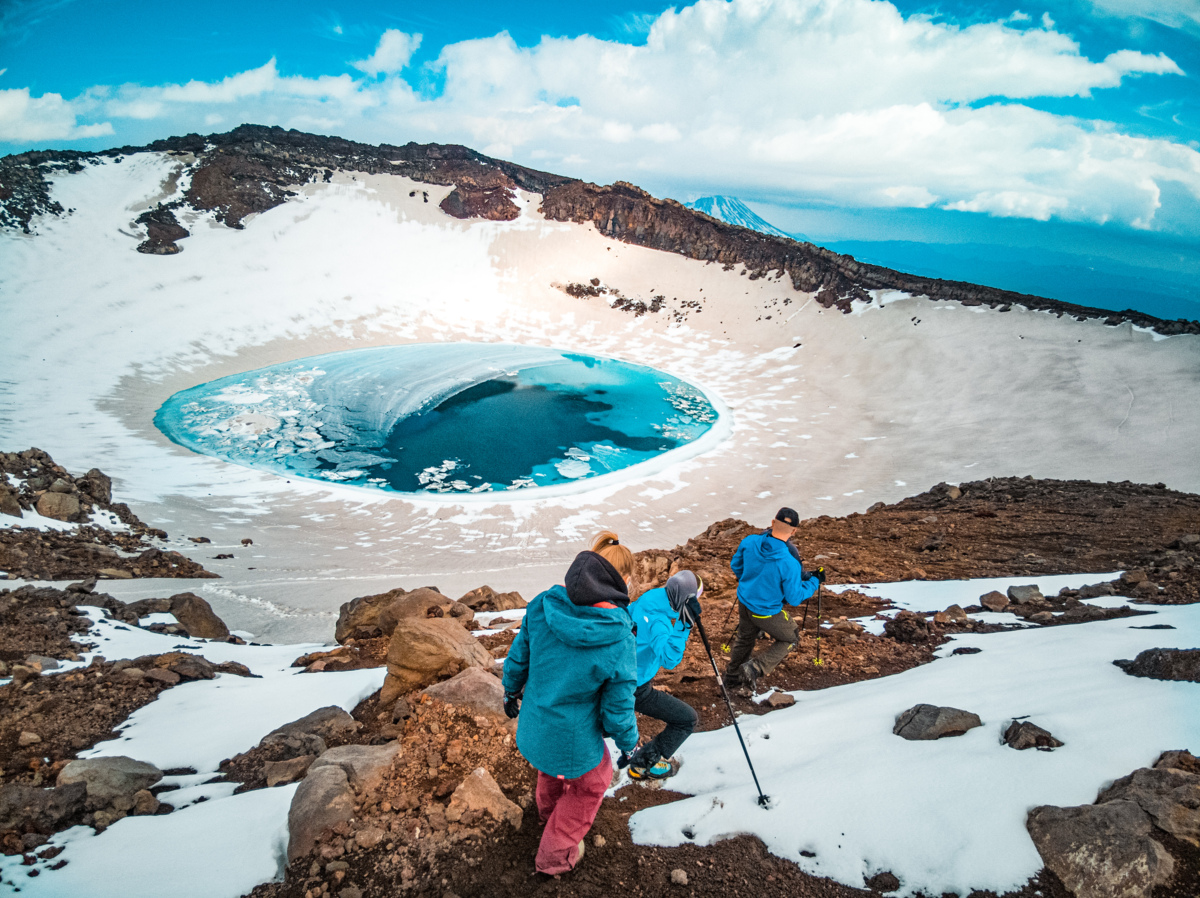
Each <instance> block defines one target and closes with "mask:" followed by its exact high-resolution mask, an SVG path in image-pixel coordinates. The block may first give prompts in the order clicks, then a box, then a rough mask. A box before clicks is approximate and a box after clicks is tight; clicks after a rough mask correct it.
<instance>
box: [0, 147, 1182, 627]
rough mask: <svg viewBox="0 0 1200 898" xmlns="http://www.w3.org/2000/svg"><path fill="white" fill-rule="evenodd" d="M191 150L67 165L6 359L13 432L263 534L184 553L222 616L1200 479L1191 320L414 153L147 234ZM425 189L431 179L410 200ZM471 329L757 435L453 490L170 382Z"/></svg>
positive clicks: (330, 607) (507, 580)
mask: <svg viewBox="0 0 1200 898" xmlns="http://www.w3.org/2000/svg"><path fill="white" fill-rule="evenodd" d="M176 167H177V162H176V161H175V160H173V159H172V158H170V157H165V156H160V155H157V154H135V155H133V156H129V157H127V158H126V159H125V160H124V161H123V162H122V163H120V164H116V163H114V162H112V161H106V162H103V163H101V164H98V165H85V166H84V169H83V171H81V172H79V173H78V174H74V175H66V174H61V175H55V176H54V180H55V183H54V188H53V193H54V197H55V199H57V200H58V201H59V202H61V203H62V204H63V205H64V206H65V207H67V208H70V209H74V210H75V211H74V212H73V213H72V214H71V215H69V216H67V217H65V218H62V219H56V218H45V219H41V220H39V221H37V222H35V226H36V229H37V231H38V234H37V236H34V237H28V236H25V235H16V234H3V235H0V272H2V274H0V289H4V290H6V291H8V292H10V293H11V294H12V295H14V296H20V297H21V298H22V302H21V303H18V304H16V305H14V306H13V307H12V308H11V309H6V318H5V323H6V326H7V328H8V330H7V331H6V333H9V334H10V335H11V338H10V344H11V346H10V348H11V351H10V353H9V356H8V357H7V359H6V360H7V361H8V362H9V366H10V367H11V368H12V370H14V371H20V372H21V378H20V380H19V381H14V382H13V383H17V384H19V389H18V388H14V387H9V386H6V385H3V384H0V409H2V411H0V432H4V433H6V434H7V435H8V437H9V440H10V446H8V447H6V448H17V449H19V448H24V447H26V446H29V445H38V446H40V447H42V448H44V449H46V450H47V451H49V452H51V453H52V454H53V455H54V456H55V458H56V460H57V461H58V462H59V463H61V464H64V465H67V466H68V467H69V468H70V469H71V470H73V471H81V470H86V469H88V468H90V467H93V466H96V467H99V468H100V469H101V470H104V471H105V472H106V473H107V474H109V475H110V476H112V477H113V478H114V487H115V491H116V494H117V496H118V497H119V498H120V499H121V500H122V501H126V502H129V503H130V504H131V506H132V507H133V508H134V509H135V510H136V511H137V512H138V514H139V516H141V517H142V518H143V519H144V520H146V521H147V522H148V523H150V524H152V525H154V526H160V527H162V528H163V529H166V530H168V531H169V532H170V533H171V534H172V535H173V536H175V537H176V538H177V539H180V538H181V537H182V536H188V535H201V534H203V535H208V536H210V537H212V538H213V539H214V541H215V542H216V541H220V542H222V544H225V543H229V542H232V543H233V544H234V545H235V546H236V545H237V540H238V539H240V538H242V537H247V536H249V537H252V538H254V540H255V551H254V553H253V555H252V558H253V560H250V558H247V557H246V556H247V555H248V554H249V553H247V552H245V551H241V550H237V549H235V550H234V551H233V552H231V553H228V554H233V555H235V556H236V557H235V558H233V559H226V560H220V559H214V558H213V557H212V556H213V555H214V554H216V553H214V552H213V551H212V550H211V549H210V548H209V547H202V546H195V545H191V544H185V543H183V542H181V543H179V544H178V545H176V544H175V543H174V542H172V544H171V547H172V548H179V550H180V551H182V552H184V553H185V554H187V555H188V556H189V557H192V558H195V559H196V560H198V561H201V562H203V563H204V564H205V566H206V567H207V568H208V569H210V570H212V571H214V572H215V573H218V574H220V575H221V576H222V577H224V578H225V579H224V581H222V582H223V588H227V589H229V590H230V595H229V596H228V597H227V598H228V606H229V607H226V608H222V609H221V610H220V613H221V614H222V616H223V617H224V618H225V619H226V620H227V621H228V622H229V623H230V624H231V625H232V626H234V627H236V628H239V629H247V630H251V631H253V632H256V633H259V634H261V635H262V636H263V637H264V638H269V639H272V640H275V641H279V642H299V641H304V640H306V639H311V638H321V637H323V636H324V635H325V633H327V632H328V624H329V620H328V617H327V615H328V613H329V612H330V611H336V608H337V605H339V604H340V603H342V602H344V601H347V600H348V599H350V598H353V597H354V596H356V595H363V594H366V593H367V591H368V590H367V588H363V587H364V582H365V581H370V583H371V587H370V589H374V590H375V591H383V589H385V588H389V587H390V586H392V585H403V586H405V587H408V588H412V587H413V586H417V585H424V584H428V583H438V584H439V586H441V587H442V588H443V589H451V587H449V586H448V585H447V584H448V583H449V582H451V581H453V582H454V584H455V585H454V587H453V589H455V590H457V589H459V587H460V586H461V591H460V594H461V592H465V591H466V590H467V589H471V588H474V587H476V586H479V585H480V584H481V583H489V584H490V585H491V586H493V587H495V588H497V589H501V590H509V589H514V588H516V589H520V590H521V591H522V592H523V593H525V594H527V595H532V594H535V593H536V592H537V591H539V590H540V589H544V588H545V587H546V586H548V585H549V584H550V583H553V582H554V581H555V580H556V579H557V578H558V577H559V576H560V575H561V571H562V570H564V569H565V568H566V566H567V564H569V562H570V558H571V557H572V556H573V555H574V554H575V552H577V551H578V550H579V549H580V548H582V547H583V544H584V543H585V542H586V540H587V539H588V537H590V536H591V535H592V534H593V533H595V532H596V531H597V530H599V529H601V528H602V527H614V528H616V529H617V530H618V532H619V533H620V534H621V536H622V539H623V540H626V541H627V542H628V544H629V545H631V547H632V548H634V549H642V548H651V547H660V546H669V545H673V544H677V543H683V542H685V541H686V540H687V539H688V538H689V537H692V536H694V535H695V534H696V533H697V532H699V530H700V529H702V528H703V526H704V525H705V524H707V523H709V522H712V521H714V520H719V519H721V518H723V517H740V518H743V519H746V520H750V521H756V522H761V523H765V522H766V521H768V520H769V519H770V515H771V514H772V513H773V512H774V510H775V509H777V508H778V507H779V505H780V504H787V505H789V506H791V507H793V508H797V509H798V510H800V512H801V514H802V515H804V516H808V515H813V514H834V515H837V514H844V513H848V512H850V511H861V510H862V509H863V508H864V507H866V506H867V505H869V504H870V503H871V502H872V501H874V500H883V501H895V500H897V499H900V498H902V497H903V496H905V495H908V494H910V493H912V492H916V491H919V490H921V489H924V488H926V487H928V486H929V485H931V484H933V483H936V482H938V481H942V480H944V481H947V482H960V481H962V480H964V479H970V478H974V477H983V476H991V475H1003V474H1022V475H1023V474H1033V475H1035V476H1039V477H1043V476H1050V477H1088V478H1091V479H1094V480H1101V481H1102V480H1121V479H1125V478H1129V479H1133V480H1141V481H1145V482H1154V481H1156V480H1162V481H1163V482H1166V483H1168V484H1169V485H1170V486H1172V487H1176V488H1182V489H1196V488H1197V486H1196V484H1197V483H1198V482H1200V481H1197V469H1196V466H1195V465H1194V464H1190V463H1188V462H1187V459H1188V458H1191V457H1193V456H1194V452H1191V451H1190V450H1191V449H1192V447H1193V446H1194V445H1195V444H1196V443H1197V441H1198V440H1200V419H1194V418H1188V417H1187V416H1184V417H1182V418H1181V417H1180V416H1179V415H1178V413H1177V411H1176V409H1177V407H1178V408H1182V407H1186V406H1187V405H1188V402H1189V401H1191V405H1192V406H1194V405H1195V404H1196V403H1195V401H1194V399H1195V397H1196V396H1198V395H1200V392H1198V390H1200V381H1198V380H1197V379H1196V376H1195V371H1196V370H1197V366H1196V359H1197V353H1198V352H1200V341H1198V340H1196V339H1195V338H1193V337H1172V338H1170V339H1167V340H1158V341H1156V340H1154V339H1151V338H1150V337H1149V336H1147V335H1145V334H1141V333H1137V332H1135V331H1133V330H1132V329H1127V328H1125V327H1123V326H1122V327H1120V328H1109V327H1105V326H1104V325H1103V324H1102V323H1100V322H1076V321H1073V320H1072V319H1070V318H1069V317H1064V318H1062V319H1059V318H1056V317H1055V316H1054V315H1051V314H1048V313H1040V312H1038V313H1035V312H1028V311H1027V310H1024V309H1022V308H1020V307H1015V308H1014V309H1013V310H1012V311H1011V312H1009V313H1008V314H1005V315H1000V314H998V313H993V312H992V311H991V310H987V309H969V308H965V307H962V306H960V305H958V304H956V303H936V304H931V303H929V302H928V301H926V300H924V299H914V298H908V297H899V296H894V295H892V296H881V297H879V302H880V304H881V305H879V306H871V307H870V308H866V307H863V308H861V309H857V308H856V311H861V312H862V314H856V315H849V316H847V315H841V314H839V313H836V312H833V311H829V310H824V309H821V308H820V307H819V306H818V305H817V304H816V303H815V302H812V298H811V297H809V296H807V295H805V294H799V293H796V292H795V291H793V290H792V289H791V287H790V285H789V284H788V283H786V279H785V282H780V281H777V280H775V279H774V278H759V279H757V280H754V281H751V280H750V279H749V278H748V277H743V276H742V272H741V271H740V270H738V269H736V268H735V269H733V270H730V271H724V270H723V267H722V266H719V265H705V264H703V263H701V262H697V261H694V260H689V259H685V258H683V257H682V256H675V255H672V254H669V253H662V252H658V251H655V250H650V249H646V248H643V247H636V246H631V245H628V244H623V243H620V242H618V241H613V240H610V239H608V238H605V237H603V236H602V235H600V234H599V233H598V232H597V231H596V230H595V229H594V228H593V227H592V226H591V225H586V226H584V225H574V224H565V223H559V222H548V221H545V220H544V219H543V218H542V217H541V216H540V215H539V214H538V213H537V211H536V210H537V205H538V203H537V198H536V197H533V196H530V195H527V194H523V195H522V196H521V197H520V198H519V204H520V205H521V207H522V210H523V211H522V214H521V216H520V217H519V218H517V219H516V220H514V221H512V222H482V221H472V222H460V221H458V220H454V219H451V218H449V217H448V216H446V215H445V214H444V213H442V212H441V211H440V209H438V207H437V203H438V202H439V200H440V199H441V198H442V197H443V196H444V195H445V193H446V192H448V191H449V189H450V188H448V187H432V186H430V185H419V184H416V183H415V182H411V181H408V180H407V179H404V178H395V177H391V176H387V175H377V176H374V175H371V176H369V175H362V174H356V175H350V174H345V173H338V174H336V175H335V177H334V178H333V182H332V183H329V184H320V185H307V186H305V187H303V188H301V189H300V191H299V195H298V196H297V197H295V198H293V199H291V200H289V201H288V202H287V203H286V204H284V205H282V206H280V207H278V208H275V209H272V210H270V211H268V212H265V213H263V214H261V215H256V216H251V217H250V218H249V219H248V220H247V221H246V222H245V225H246V226H245V229H244V230H240V231H235V230H230V229H228V228H225V227H224V226H222V225H218V224H216V223H215V222H213V221H212V219H211V216H208V215H197V214H195V213H192V212H190V211H183V212H181V213H180V214H181V216H182V223H183V224H184V226H185V227H187V228H188V229H189V230H190V231H191V232H192V235H191V236H190V237H188V238H187V239H186V240H185V241H183V242H182V243H181V244H180V245H181V247H182V248H183V250H184V251H183V252H182V253H180V254H178V255H175V256H163V257H160V256H146V255H142V254H139V253H136V252H134V247H135V246H136V245H137V243H138V241H139V240H140V239H141V238H140V236H139V234H140V227H139V226H132V225H131V221H132V220H133V219H134V218H136V216H137V214H138V213H139V212H140V211H142V210H144V209H145V208H148V207H149V206H150V205H152V204H153V203H154V202H155V201H157V200H158V199H164V200H168V201H169V200H170V199H173V198H175V197H177V196H178V195H179V190H180V189H181V188H182V187H183V186H184V184H183V183H182V182H180V183H177V184H172V183H171V182H170V179H171V176H172V174H173V172H174V170H175V168H176ZM414 188H418V189H419V190H420V191H425V190H428V191H429V193H430V202H429V203H425V202H424V201H423V198H422V196H421V194H420V193H418V194H417V196H416V197H414V198H410V197H408V193H409V191H410V190H412V189H414ZM172 191H174V192H172ZM592 277H596V278H598V279H600V280H601V281H602V282H603V283H605V284H611V285H613V286H614V287H617V288H619V289H620V290H621V291H622V293H623V294H624V295H627V296H637V297H642V298H646V297H649V296H652V295H656V294H662V295H664V296H666V297H667V300H668V307H669V308H676V307H677V306H676V305H673V304H674V303H676V301H678V303H684V302H689V303H691V302H696V301H699V302H701V303H702V308H701V309H695V308H693V310H692V311H690V312H689V313H688V316H687V318H686V320H682V321H680V320H676V318H675V316H674V315H672V314H668V313H666V312H664V313H661V314H658V315H651V314H647V315H644V316H642V317H641V318H634V317H632V316H630V315H627V314H624V313H622V312H619V311H616V310H613V309H610V308H609V306H608V303H607V302H605V301H604V300H603V299H600V298H591V299H573V298H570V297H568V296H566V295H565V294H564V293H563V292H562V290H561V289H560V288H561V285H564V284H568V283H572V282H580V281H585V280H588V279H590V278H592ZM785 302H786V304H785ZM935 311H936V313H937V314H933V312H935ZM914 312H919V313H920V314H921V315H922V316H925V323H923V324H922V326H921V327H920V328H914V327H912V325H911V323H910V318H911V316H912V315H913V314H914ZM766 315H771V316H772V317H771V318H770V319H768V318H766ZM48 322H50V323H48ZM451 341H469V342H475V343H479V344H492V343H496V342H505V343H510V344H518V345H522V346H527V347H561V348H567V349H571V350H573V351H579V352H584V353H589V354H595V355H600V356H609V357H614V358H619V359H621V360H624V361H629V362H633V363H636V364H644V365H650V366H652V367H654V368H657V369H659V370H662V371H664V372H667V373H669V374H671V375H673V376H675V377H679V378H681V379H683V380H685V381H687V382H689V383H692V384H695V385H697V386H698V387H700V388H702V389H703V390H704V391H705V393H706V394H708V395H710V396H712V397H713V398H714V399H718V400H719V401H721V402H722V403H724V408H727V409H728V410H729V418H730V420H731V422H732V428H733V429H732V432H731V433H730V434H729V437H728V439H725V440H724V441H723V442H721V443H720V444H719V445H714V446H712V447H710V448H708V449H706V450H705V451H704V452H703V454H701V455H699V456H697V457H694V458H690V459H687V460H682V461H678V462H673V463H671V464H669V465H668V466H667V467H665V468H664V469H663V470H659V471H655V472H653V473H646V472H645V471H644V470H643V471H641V472H639V473H638V474H637V477H638V478H639V479H631V480H629V481H621V482H617V483H609V484H600V485H598V486H595V487H594V488H592V489H589V490H588V491H587V492H586V493H580V494H577V495H571V496H560V497H557V498H556V497H547V498H542V499H536V500H531V499H528V498H524V499H521V500H519V501H510V500H507V499H505V500H501V501H496V502H495V504H489V502H488V501H482V502H473V503H471V504H470V505H467V504H465V503H464V504H458V505H456V504H453V503H450V504H448V503H447V501H446V500H445V499H443V500H442V501H440V502H439V501H434V500H432V499H431V500H429V501H421V500H414V499H397V498H388V497H371V496H369V495H365V494H366V493H368V492H369V491H366V490H362V489H356V488H352V487H347V486H339V485H337V484H329V485H322V484H318V483H313V482H310V483H301V482H300V479H299V478H286V477H278V476H276V475H272V474H268V473H265V472H261V471H253V470H248V469H245V468H241V467H239V466H236V465H231V464H228V463H224V462H220V461H217V460H215V459H211V458H205V457H201V456H197V455H194V454H192V453H190V452H188V451H186V450H184V449H183V448H181V447H179V446H176V445H174V444H172V443H170V442H169V441H168V440H167V439H166V438H165V437H164V436H163V435H162V434H160V433H158V432H157V431H156V430H155V429H154V427H153V424H152V419H153V416H154V413H155V411H156V410H157V409H158V408H159V406H160V405H161V404H162V402H163V401H164V400H166V399H167V398H168V397H169V396H171V395H172V394H173V393H175V392H177V391H179V390H181V389H185V388H188V387H192V386H195V385H196V384H198V383H204V382H209V381H212V380H214V379H217V378H220V377H223V376H226V375H232V374H239V373H242V372H246V371H249V370H253V369H258V368H262V367H264V366H268V365H272V364H277V363H280V362H286V361H290V360H294V359H298V358H304V357H309V356H314V355H319V354H322V353H329V352H336V351H339V350H344V349H361V348H365V347H369V346H394V345H397V344H408V343H414V342H426V343H444V342H451ZM81 365H86V376H81V374H80V371H81V368H80V366H81ZM996 383H1005V384H1008V385H1009V387H1010V389H1009V390H1006V391H999V392H998V391H996V390H995V384H996ZM947 384H954V386H955V388H954V389H952V390H950V389H946V388H945V385H947ZM1164 385H1165V387H1166V388H1164ZM722 417H725V415H724V411H723V415H722ZM980 433H986V434H987V435H988V438H987V439H980ZM289 481H290V482H289ZM906 484H909V485H911V486H907V485H906ZM534 570H536V575H531V574H530V572H531V571H534ZM530 580H535V581H536V582H534V583H530V582H529V581H530ZM375 584H379V586H381V587H383V588H376V587H375ZM209 589H214V587H209ZM202 594H205V595H206V597H209V598H210V600H211V598H212V596H211V593H208V592H205V593H202ZM256 602H257V603H259V604H257V605H254V604H253V603H256ZM268 606H273V607H277V608H282V609H286V610H287V611H288V612H296V613H293V614H281V615H274V614H267V613H264V610H263V609H264V608H266V607H268ZM238 609H240V616H239V614H238V613H230V612H231V611H237V610H238Z"/></svg>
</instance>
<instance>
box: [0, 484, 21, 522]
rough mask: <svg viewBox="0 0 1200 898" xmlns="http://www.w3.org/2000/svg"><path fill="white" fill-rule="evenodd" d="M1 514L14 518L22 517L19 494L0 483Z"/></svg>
mask: <svg viewBox="0 0 1200 898" xmlns="http://www.w3.org/2000/svg"><path fill="white" fill-rule="evenodd" d="M0 514H7V515H11V516H12V517H14V518H19V517H22V514H21V503H20V502H18V501H17V494H16V493H15V492H13V489H12V487H10V486H9V485H8V484H6V483H0Z"/></svg>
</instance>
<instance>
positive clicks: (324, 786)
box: [287, 764, 354, 864]
mask: <svg viewBox="0 0 1200 898" xmlns="http://www.w3.org/2000/svg"><path fill="white" fill-rule="evenodd" d="M353 816H354V790H353V789H352V788H350V781H349V780H348V779H347V777H346V771H345V770H343V769H342V768H341V767H339V766H337V765H335V764H331V765H329V766H326V767H320V768H318V769H316V770H310V771H309V772H308V776H306V777H305V778H304V780H303V781H302V782H301V783H300V785H299V786H298V787H297V788H296V794H295V795H293V796H292V804H291V807H289V808H288V849H287V856H288V863H289V864H290V863H291V862H292V861H294V860H295V859H296V858H298V857H303V856H304V855H306V854H308V852H309V851H310V850H312V847H313V846H314V845H316V844H317V839H318V838H319V837H320V835H321V833H323V832H324V831H325V830H327V829H331V828H332V827H335V826H337V825H338V824H339V823H346V822H347V821H349V820H350V819H351V818H352V817H353Z"/></svg>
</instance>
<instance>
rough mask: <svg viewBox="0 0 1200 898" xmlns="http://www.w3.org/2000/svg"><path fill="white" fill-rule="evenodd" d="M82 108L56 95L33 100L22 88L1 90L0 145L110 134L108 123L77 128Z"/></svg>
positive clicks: (111, 129)
mask: <svg viewBox="0 0 1200 898" xmlns="http://www.w3.org/2000/svg"><path fill="white" fill-rule="evenodd" d="M85 105H86V104H84V103H81V102H70V101H67V100H64V99H63V98H62V97H61V96H60V95H59V94H42V95H41V96H40V97H33V96H30V94H29V90H28V88H24V87H22V88H18V89H16V90H0V142H3V143H17V142H21V143H25V142H29V141H41V140H46V141H50V140H55V141H57V140H77V139H79V140H82V139H85V138H89V137H104V136H106V135H109V134H112V133H113V128H112V125H111V124H109V123H108V122H100V123H98V124H92V125H80V124H78V118H79V116H80V114H81V113H82V112H83V111H84V106H85Z"/></svg>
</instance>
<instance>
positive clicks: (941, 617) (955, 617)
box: [933, 605, 971, 624]
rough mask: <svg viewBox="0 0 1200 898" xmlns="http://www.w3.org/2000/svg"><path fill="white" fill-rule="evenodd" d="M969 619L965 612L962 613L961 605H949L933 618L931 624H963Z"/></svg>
mask: <svg viewBox="0 0 1200 898" xmlns="http://www.w3.org/2000/svg"><path fill="white" fill-rule="evenodd" d="M970 619H971V618H969V617H968V616H967V612H965V611H963V608H962V605H951V606H950V607H949V608H947V609H946V610H945V611H939V612H938V613H937V614H935V615H934V616H933V622H934V623H936V624H952V623H953V624H965V623H966V622H967V621H969V620H970Z"/></svg>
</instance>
